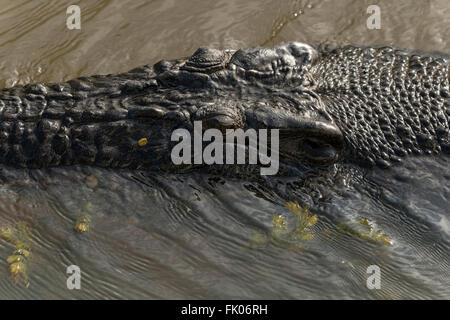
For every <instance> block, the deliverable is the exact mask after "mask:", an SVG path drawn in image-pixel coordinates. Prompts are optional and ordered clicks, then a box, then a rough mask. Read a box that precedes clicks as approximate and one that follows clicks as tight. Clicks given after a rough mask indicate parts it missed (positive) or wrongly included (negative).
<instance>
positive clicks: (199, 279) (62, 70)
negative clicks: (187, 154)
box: [0, 0, 450, 299]
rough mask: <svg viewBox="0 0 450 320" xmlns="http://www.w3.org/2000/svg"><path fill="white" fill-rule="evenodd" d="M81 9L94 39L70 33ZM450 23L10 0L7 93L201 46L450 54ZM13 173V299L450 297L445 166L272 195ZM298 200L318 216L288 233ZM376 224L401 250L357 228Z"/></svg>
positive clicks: (354, 10)
mask: <svg viewBox="0 0 450 320" xmlns="http://www.w3.org/2000/svg"><path fill="white" fill-rule="evenodd" d="M74 4H75V5H79V6H80V8H81V29H80V30H69V29H67V27H66V18H67V14H66V9H67V7H68V6H69V5H74ZM369 5H378V6H379V7H380V9H381V28H380V29H379V30H369V29H368V28H367V25H366V20H367V18H368V16H369V15H368V14H367V12H366V10H367V7H368V6H369ZM449 20H450V3H449V2H448V1H447V0H436V1H407V0H405V1H359V0H358V1H350V0H348V1H344V0H339V1H335V0H329V1H326V0H324V1H272V0H266V1H262V0H251V1H250V0H247V1H241V0H227V1H222V0H216V1H206V0H203V1H199V0H190V1H182V0H164V1H162V0H154V1H140V0H132V1H125V0H120V1H119V0H111V1H108V0H103V1H94V0H89V1H61V0H58V1H51V0H33V1H31V0H29V1H25V0H15V1H7V0H0V75H1V76H0V88H3V87H10V86H13V85H16V84H25V83H30V82H37V81H43V82H58V81H64V80H69V79H71V78H74V77H78V76H82V75H92V74H109V73H117V72H124V71H127V70H130V69H132V68H134V67H136V66H139V65H142V64H149V63H155V62H157V61H158V60H160V59H170V58H179V57H184V56H189V55H190V54H192V53H193V52H194V51H195V50H196V49H197V48H198V47H202V46H203V47H205V46H206V47H216V48H241V47H251V46H260V45H273V44H278V43H280V42H284V41H291V40H295V41H302V42H306V43H311V44H319V43H330V44H334V45H344V44H360V45H394V46H397V47H401V48H407V49H413V50H422V51H427V52H432V51H439V52H443V53H447V54H448V53H450V43H449V41H448V35H449V34H450V23H449ZM0 169H1V170H0V178H1V181H2V183H1V185H0V199H1V200H0V228H1V227H6V226H10V227H12V228H16V227H17V226H20V225H21V223H26V225H27V226H28V229H29V236H30V238H31V239H30V240H29V250H30V251H31V255H30V257H29V258H28V259H27V260H26V267H27V270H26V274H27V280H26V281H19V282H18V283H15V281H14V279H12V278H11V274H10V271H9V267H10V266H9V263H8V262H7V261H6V259H7V257H8V256H10V255H12V252H13V251H14V249H15V246H16V245H17V244H16V245H14V244H12V243H9V242H7V241H0V298H3V299H13V298H26V299H50V298H68V299H71V298H86V299H89V298H101V299H111V298H112V299H114V298H131V299H133V298H144V299H154V298H231V299H258V298H275V299H278V298H280V299H289V298H306V299H308V298H345V299H351V298H356V299H358V298H368V299H399V298H413V299H414V298H417V299H419V298H424V299H432V298H445V299H449V298H450V272H449V270H450V269H449V265H450V257H449V235H450V222H449V209H448V208H449V200H448V199H449V197H450V173H449V162H448V158H445V157H437V158H418V159H410V160H408V161H407V162H406V163H405V164H404V165H402V166H400V167H397V168H394V169H392V170H390V171H384V170H378V169H374V170H371V171H365V170H362V169H358V168H356V169H354V168H353V169H352V170H345V169H342V168H337V169H336V170H337V173H336V175H337V176H339V175H341V176H340V177H339V179H337V181H339V182H336V181H334V182H333V183H331V184H327V183H319V184H320V186H319V188H318V190H315V191H314V192H306V191H304V190H303V189H299V188H296V187H295V186H297V185H298V184H296V183H297V182H298V181H296V180H298V179H295V178H292V179H291V180H289V181H281V182H279V183H271V184H269V187H268V186H261V185H259V184H257V183H255V182H251V181H239V180H233V179H226V178H220V177H208V176H204V175H198V174H192V175H182V176H180V175H162V174H150V173H147V172H133V171H127V170H106V169H100V168H90V167H73V168H52V169H43V170H21V169H14V168H10V167H4V166H2V167H1V168H0ZM315 198H318V199H319V201H316V199H315ZM293 200H294V201H298V202H299V203H300V204H305V205H308V206H310V207H311V212H312V214H314V215H316V216H317V223H315V224H314V225H313V226H312V227H311V230H310V235H306V236H304V237H303V238H302V237H300V238H299V239H295V240H292V239H291V238H289V240H286V238H287V236H286V233H290V234H292V233H293V232H295V228H296V215H295V213H294V212H292V211H290V210H289V209H288V208H287V207H286V206H285V203H286V202H287V201H293ZM276 215H280V216H282V218H283V219H285V220H283V221H285V222H286V228H287V229H288V231H283V230H281V229H282V228H281V229H280V225H279V224H277V223H276V222H277V221H278V222H279V221H280V220H277V218H276ZM81 216H89V219H90V230H89V232H87V233H85V234H79V233H77V232H75V231H74V226H75V224H76V221H77V220H78V219H79V218H80V217H81ZM274 217H275V218H274ZM362 218H367V219H369V221H370V223H371V224H372V225H373V226H374V229H377V230H378V229H379V230H381V231H382V234H383V235H386V237H387V238H385V240H386V239H389V242H391V245H387V244H386V243H385V242H386V241H385V242H383V241H379V240H377V241H372V240H371V239H368V238H367V237H364V236H363V237H362V236H361V234H360V235H359V236H358V235H355V233H352V232H348V230H347V229H345V228H344V227H343V225H354V224H355V221H361V219H362ZM359 227H361V225H360V226H359ZM345 230H347V231H345ZM69 265H77V266H79V267H80V269H81V272H82V273H81V289H80V290H76V289H75V290H69V289H68V288H67V285H66V284H67V283H66V281H67V277H68V274H67V273H66V268H67V267H68V266H69ZM370 265H377V266H379V267H380V270H381V288H380V289H378V290H377V289H374V290H370V289H368V288H367V278H368V276H369V274H367V267H368V266H370ZM25 282H26V283H28V285H26V283H25Z"/></svg>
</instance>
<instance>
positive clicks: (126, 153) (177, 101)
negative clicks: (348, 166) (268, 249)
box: [0, 42, 450, 169]
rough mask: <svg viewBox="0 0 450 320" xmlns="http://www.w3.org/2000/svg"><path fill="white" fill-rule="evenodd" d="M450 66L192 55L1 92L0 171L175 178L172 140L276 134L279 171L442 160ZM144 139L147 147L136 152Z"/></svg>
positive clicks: (366, 55) (363, 54)
mask: <svg viewBox="0 0 450 320" xmlns="http://www.w3.org/2000/svg"><path fill="white" fill-rule="evenodd" d="M449 114H450V102H449V65H448V61H447V60H444V59H442V58H438V57H431V56H427V55H414V54H412V53H406V52H402V51H398V50H395V49H392V48H359V47H344V48H337V49H332V50H331V49H324V48H322V49H314V48H312V47H310V46H308V45H305V44H301V43H296V42H293V43H287V44H283V45H279V46H276V47H273V48H254V49H246V50H238V51H233V50H215V49H199V50H197V51H196V52H195V53H194V55H193V56H191V57H189V58H187V59H180V60H175V61H161V62H159V63H157V64H155V65H154V66H148V65H147V66H143V67H140V68H136V69H134V70H131V71H130V72H128V73H124V74H119V75H105V76H92V77H83V78H78V79H75V80H71V81H68V82H65V83H60V84H53V85H44V84H32V85H26V86H17V87H13V88H9V89H3V90H2V91H0V162H1V163H5V164H9V165H14V166H20V167H31V168H37V167H45V166H57V165H71V164H76V163H81V164H92V165H99V166H104V167H121V168H123V167H130V168H152V167H155V168H166V169H167V168H169V169H170V168H172V167H174V165H171V160H170V152H171V149H172V147H173V146H174V145H175V144H176V143H177V142H172V141H171V139H170V137H171V134H172V132H173V130H175V129H177V128H186V129H189V130H192V128H193V121H195V120H200V121H202V122H203V127H204V128H210V127H213V128H218V129H222V130H223V129H226V128H243V129H244V130H245V129H248V128H255V129H258V128H278V129H280V161H281V162H283V161H288V162H294V163H295V162H298V163H308V164H311V163H312V164H320V165H323V164H331V163H335V162H337V161H351V162H357V163H361V164H371V165H374V164H378V165H380V166H389V165H391V164H392V163H393V162H399V161H401V159H402V157H405V156H407V155H409V154H423V153H425V154H432V153H439V152H441V151H444V152H448V150H449ZM141 138H147V141H148V143H147V145H145V146H139V144H138V141H139V140H140V139H141Z"/></svg>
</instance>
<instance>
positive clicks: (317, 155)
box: [298, 138, 339, 163]
mask: <svg viewBox="0 0 450 320" xmlns="http://www.w3.org/2000/svg"><path fill="white" fill-rule="evenodd" d="M298 147H299V149H300V150H299V151H300V153H301V154H302V155H303V156H304V157H306V158H307V159H309V160H312V161H314V162H318V163H331V162H334V161H336V160H337V159H338V157H339V152H338V150H336V149H335V148H334V147H333V146H332V145H330V144H327V143H325V142H322V141H320V140H318V139H314V138H305V139H302V140H300V142H299V145H298Z"/></svg>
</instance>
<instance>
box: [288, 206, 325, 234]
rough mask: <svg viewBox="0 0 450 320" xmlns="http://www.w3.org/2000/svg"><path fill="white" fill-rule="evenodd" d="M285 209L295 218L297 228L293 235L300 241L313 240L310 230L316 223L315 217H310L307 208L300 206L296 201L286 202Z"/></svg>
mask: <svg viewBox="0 0 450 320" xmlns="http://www.w3.org/2000/svg"><path fill="white" fill-rule="evenodd" d="M286 207H287V208H288V209H289V210H291V211H292V212H293V213H295V215H296V216H297V227H296V229H295V231H294V235H296V236H297V237H299V238H300V239H302V240H311V239H312V238H313V234H312V232H311V228H312V227H313V226H314V225H315V224H316V223H317V221H318V218H317V216H316V215H312V214H311V211H310V210H309V208H308V207H307V206H300V205H299V204H298V202H297V201H295V202H286Z"/></svg>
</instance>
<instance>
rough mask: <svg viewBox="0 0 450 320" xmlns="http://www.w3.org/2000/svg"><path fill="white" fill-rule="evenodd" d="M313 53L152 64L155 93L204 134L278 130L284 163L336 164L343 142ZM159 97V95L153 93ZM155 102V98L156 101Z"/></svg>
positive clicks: (285, 48) (287, 50) (293, 50)
mask: <svg viewBox="0 0 450 320" xmlns="http://www.w3.org/2000/svg"><path fill="white" fill-rule="evenodd" d="M317 58H318V53H317V52H316V50H315V49H314V48H312V47H311V46H309V45H305V44H302V43H298V42H293V43H288V44H283V45H279V46H276V47H272V48H253V49H245V50H237V51H234V50H216V49H206V48H201V49H198V50H197V51H196V52H195V53H194V54H193V55H192V56H191V57H189V58H187V59H183V60H176V61H161V62H159V63H158V64H156V65H155V66H154V70H155V71H156V77H155V78H156V80H157V82H158V90H157V94H158V95H159V96H160V98H161V99H162V100H168V101H174V100H176V101H178V103H179V105H180V110H190V111H189V113H188V117H189V120H190V121H191V122H192V121H201V122H202V124H203V128H216V129H220V130H222V131H224V132H225V131H226V129H237V128H241V129H243V130H247V129H249V128H252V129H278V130H279V155H280V161H288V162H293V163H295V162H297V163H299V162H300V163H311V162H312V163H314V164H319V165H324V164H330V163H334V162H336V161H338V160H339V159H340V157H341V156H342V155H343V154H344V147H345V143H344V137H343V134H342V132H341V130H340V129H339V128H338V126H337V125H336V124H335V123H334V121H333V118H332V117H331V115H330V114H328V113H327V111H326V110H325V108H324V105H323V103H322V102H321V99H320V97H319V96H318V95H317V94H316V93H315V92H314V90H315V87H316V83H315V80H314V79H313V77H312V76H311V73H310V69H311V66H312V65H313V64H314V63H315V60H316V59H317ZM153 94H154V93H153ZM153 98H154V96H153Z"/></svg>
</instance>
